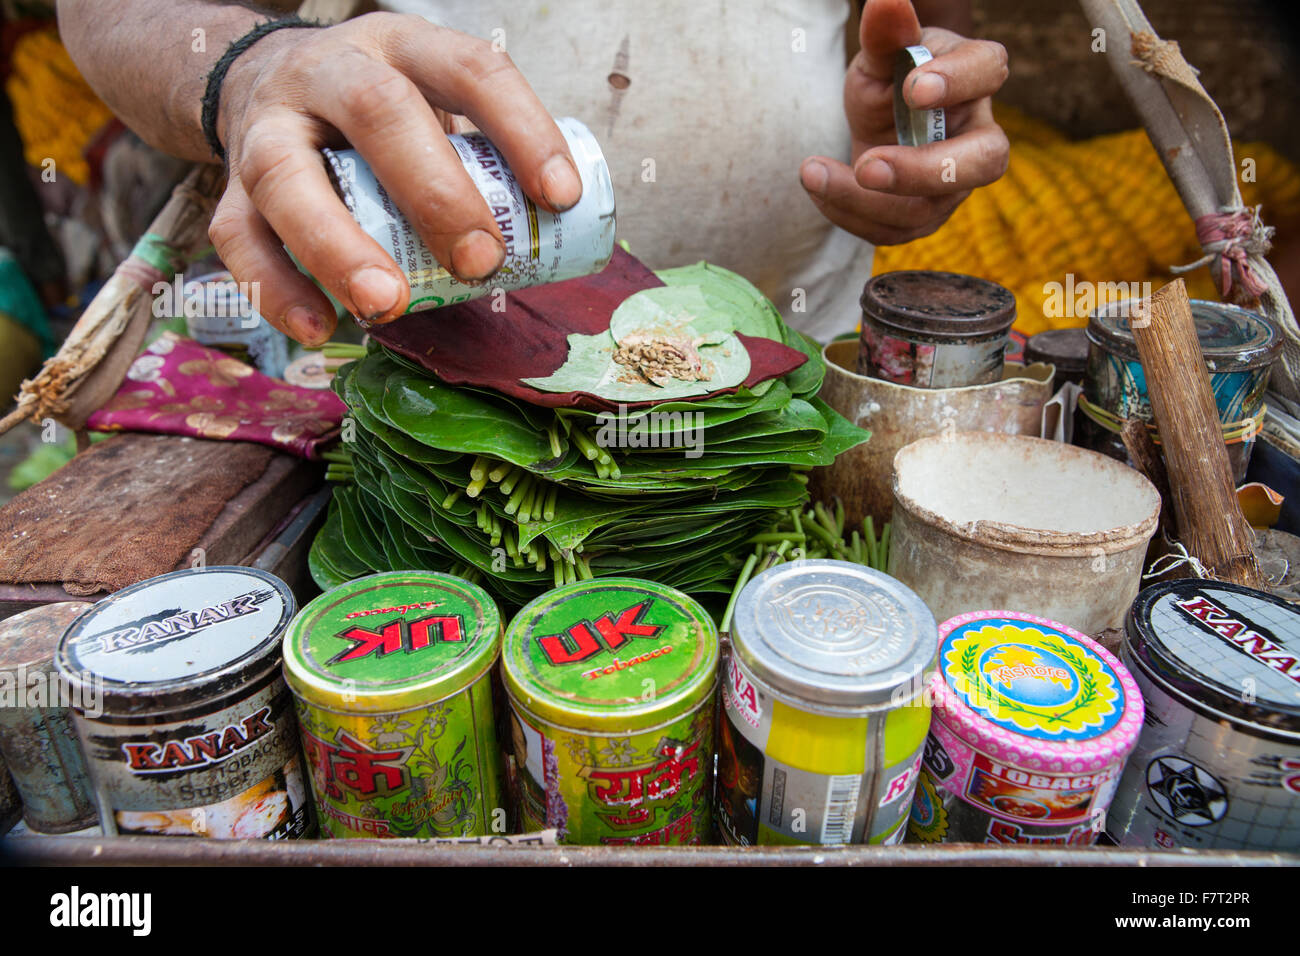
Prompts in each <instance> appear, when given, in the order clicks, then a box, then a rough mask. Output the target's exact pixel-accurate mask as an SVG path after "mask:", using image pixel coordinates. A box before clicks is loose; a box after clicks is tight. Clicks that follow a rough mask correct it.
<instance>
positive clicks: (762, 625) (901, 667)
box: [731, 561, 939, 710]
mask: <svg viewBox="0 0 1300 956" xmlns="http://www.w3.org/2000/svg"><path fill="white" fill-rule="evenodd" d="M731 641H732V646H733V647H734V649H735V653H736V655H737V656H738V657H739V658H740V660H741V662H742V663H743V664H744V665H745V666H746V667H747V668H748V669H749V671H750V672H751V673H752V674H753V675H754V676H755V677H756V678H757V679H758V680H759V681H761V682H762V683H764V684H766V685H768V686H769V687H771V688H772V689H773V690H775V691H778V692H781V693H785V694H789V695H790V696H791V697H793V698H795V699H797V700H798V701H800V702H803V703H805V704H807V705H811V707H812V708H813V709H816V708H817V707H819V706H821V707H832V708H845V709H853V708H857V709H865V710H875V709H880V708H883V707H887V706H889V705H890V704H891V703H896V702H898V700H897V695H896V693H895V692H896V691H897V690H898V689H899V688H900V687H905V686H907V685H912V687H915V688H917V689H919V688H920V686H921V677H922V674H923V673H924V671H925V670H926V669H927V668H928V667H929V666H930V665H931V664H932V663H933V662H934V656H935V654H936V653H937V652H938V648H939V629H938V626H937V625H936V624H935V620H934V615H933V614H931V613H930V609H929V608H927V607H926V606H925V604H924V602H922V600H921V599H920V598H919V597H917V596H916V594H914V593H913V592H912V591H911V590H910V589H908V588H907V587H905V586H904V585H903V584H902V583H900V582H899V581H896V580H894V579H893V578H891V577H889V575H887V574H882V573H881V572H879V571H873V570H871V569H870V568H865V567H863V566H861V565H858V564H852V563H850V562H847V561H792V562H790V563H789V564H781V565H777V566H776V567H774V568H770V569H768V570H767V571H764V572H763V573H762V574H760V575H758V576H757V577H755V578H754V579H753V580H752V581H750V582H749V583H748V584H747V585H745V588H744V590H742V591H741V593H740V597H739V599H738V600H737V601H736V610H735V614H734V616H733V618H732V625H731ZM906 696H907V697H911V696H912V693H911V692H910V691H909V692H908V693H907V694H906Z"/></svg>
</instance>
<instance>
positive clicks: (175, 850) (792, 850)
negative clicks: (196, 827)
mask: <svg viewBox="0 0 1300 956" xmlns="http://www.w3.org/2000/svg"><path fill="white" fill-rule="evenodd" d="M0 858H3V859H5V860H6V862H8V863H10V864H18V865H44V866H51V865H53V866H82V865H92V866H539V867H541V866H563V867H587V866H736V865H742V866H761V867H773V866H821V867H840V866H857V867H864V866H879V867H915V866H922V867H924V866H940V865H954V864H955V865H971V866H1105V867H1115V866H1118V867H1129V866H1182V867H1204V866H1216V867H1217V866H1251V867H1282V866H1288V867H1290V866H1300V855H1298V854H1295V853H1284V852H1281V851H1278V852H1259V851H1244V850H1172V851H1170V850H1146V849H1126V848H1123V847H1030V846H997V847H988V846H983V845H980V844H960V843H953V844H936V845H933V846H917V845H904V846H888V847H887V846H851V847H748V848H745V849H740V848H731V847H721V846H700V847H585V846H545V847H521V846H492V845H491V844H488V845H480V844H477V843H476V844H474V845H470V846H457V845H456V844H455V841H454V840H448V841H442V842H438V841H432V840H408V839H396V840H291V841H282V842H268V841H264V840H200V839H187V838H184V837H116V838H108V839H106V838H103V837H60V838H57V839H51V838H48V837H41V836H19V837H9V838H7V839H3V840H0Z"/></svg>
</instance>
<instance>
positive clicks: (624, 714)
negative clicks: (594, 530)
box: [502, 578, 718, 733]
mask: <svg viewBox="0 0 1300 956" xmlns="http://www.w3.org/2000/svg"><path fill="white" fill-rule="evenodd" d="M502 664H503V666H502V671H503V676H504V678H505V685H506V689H507V690H509V692H510V693H511V695H513V696H514V697H515V698H516V699H517V700H518V701H519V703H520V704H522V705H523V706H524V707H525V708H526V709H527V710H529V711H531V712H532V713H534V714H536V715H537V716H538V717H541V718H543V719H544V720H547V721H549V722H551V723H554V724H556V725H557V726H561V727H568V728H573V729H575V730H589V731H591V732H593V733H626V732H630V731H633V730H642V729H645V728H649V727H653V726H655V725H656V724H660V723H663V722H664V721H666V720H670V719H672V718H673V717H674V716H676V715H677V714H679V713H682V712H685V711H688V710H690V709H691V708H692V707H694V706H695V705H696V704H697V703H699V702H700V701H702V700H704V699H705V698H706V697H707V696H708V695H709V694H710V693H711V692H712V690H713V686H714V683H715V681H716V678H717V669H718V631H717V628H716V627H715V626H714V624H713V620H712V618H710V617H709V615H708V613H707V612H706V611H705V610H704V608H702V607H700V605H699V604H697V603H696V602H695V601H694V600H692V599H691V598H689V597H687V596H686V595H685V594H683V593H682V592H680V591H678V590H675V589H674V588H670V587H665V586H664V585H662V584H655V583H653V582H650V581H641V580H638V579H635V578H597V579H596V580H594V581H576V582H574V583H573V584H566V585H564V586H563V587H559V588H556V589H555V590H554V591H549V592H547V593H546V594H543V595H542V596H541V597H539V598H537V599H536V600H534V601H532V602H531V603H529V604H527V605H525V607H524V608H523V609H522V610H521V611H520V612H519V613H518V614H517V615H516V616H515V619H514V620H513V621H512V622H511V623H510V626H509V627H508V628H507V629H506V637H505V650H504V651H503V652H502Z"/></svg>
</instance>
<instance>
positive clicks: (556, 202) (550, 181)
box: [542, 156, 582, 212]
mask: <svg viewBox="0 0 1300 956" xmlns="http://www.w3.org/2000/svg"><path fill="white" fill-rule="evenodd" d="M542 196H543V197H544V198H545V199H546V201H547V202H548V203H550V204H551V207H552V208H553V209H558V210H560V211H561V212H563V211H564V210H566V209H569V208H571V207H572V206H573V205H574V204H575V203H576V202H577V201H578V200H579V199H581V198H582V179H581V178H580V177H579V176H578V170H577V167H575V166H574V165H573V160H571V159H569V157H568V156H552V157H551V158H550V159H548V160H547V161H546V164H545V165H544V166H542Z"/></svg>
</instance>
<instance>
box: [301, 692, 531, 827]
mask: <svg viewBox="0 0 1300 956" xmlns="http://www.w3.org/2000/svg"><path fill="white" fill-rule="evenodd" d="M297 705H298V718H299V723H300V725H301V728H302V741H303V751H304V753H305V754H306V756H307V763H308V766H309V767H310V769H311V781H312V791H313V793H314V794H315V797H316V808H317V810H318V812H319V816H320V823H321V832H322V835H323V836H330V837H344V838H346V837H354V838H356V837H370V838H374V837H450V836H485V835H488V834H490V833H505V832H506V824H507V820H506V812H505V809H504V807H503V806H502V802H501V798H500V797H501V794H500V776H499V771H500V768H499V764H498V759H499V751H498V749H497V739H496V730H495V727H494V724H493V720H492V690H491V681H490V679H489V678H488V676H487V675H484V676H483V677H481V678H479V680H477V681H476V682H475V683H474V684H472V685H471V686H470V687H469V688H467V689H466V690H464V691H462V692H461V693H459V694H455V695H453V696H451V697H448V698H446V699H445V700H441V701H438V702H437V703H434V704H430V705H428V706H426V707H420V708H415V709H413V710H407V711H402V712H400V713H388V714H382V713H380V714H365V713H354V714H339V713H335V712H332V711H327V710H322V709H319V708H316V707H312V706H311V705H309V704H305V703H303V701H302V700H301V699H299V700H298V701H297Z"/></svg>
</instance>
